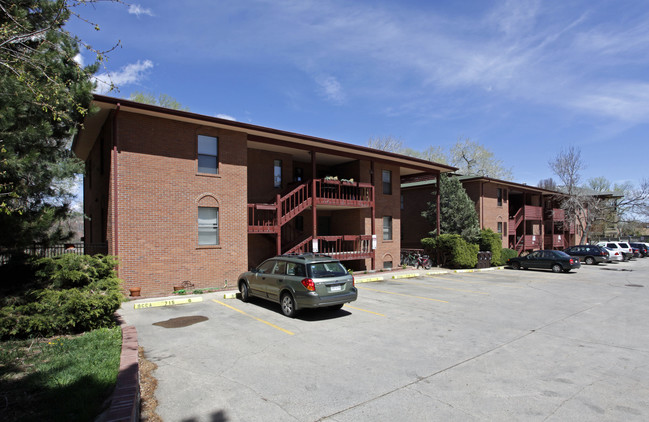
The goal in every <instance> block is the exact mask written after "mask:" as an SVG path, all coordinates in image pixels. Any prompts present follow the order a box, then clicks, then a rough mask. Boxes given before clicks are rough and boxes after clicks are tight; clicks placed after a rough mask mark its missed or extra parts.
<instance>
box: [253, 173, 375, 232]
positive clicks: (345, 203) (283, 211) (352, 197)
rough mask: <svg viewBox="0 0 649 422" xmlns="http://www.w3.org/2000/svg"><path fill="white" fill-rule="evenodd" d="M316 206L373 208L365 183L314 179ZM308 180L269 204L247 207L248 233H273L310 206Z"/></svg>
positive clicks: (367, 185)
mask: <svg viewBox="0 0 649 422" xmlns="http://www.w3.org/2000/svg"><path fill="white" fill-rule="evenodd" d="M315 182H316V192H315V200H316V203H317V204H318V205H333V206H341V207H350V208H366V207H371V206H373V205H374V187H373V186H372V185H371V184H369V183H356V182H342V181H339V180H322V179H316V181H315ZM311 190H312V189H311V181H309V182H306V183H303V184H301V185H299V186H297V187H296V188H295V189H293V190H292V191H291V192H289V193H287V194H286V195H284V196H282V197H278V198H277V200H276V201H275V202H274V203H272V204H248V233H277V232H279V230H280V228H281V226H283V225H284V224H286V223H287V222H289V221H291V220H292V219H293V218H295V217H296V216H297V215H298V214H300V213H301V212H302V211H304V210H305V209H307V208H308V207H310V206H312V205H313V197H314V195H313V192H311Z"/></svg>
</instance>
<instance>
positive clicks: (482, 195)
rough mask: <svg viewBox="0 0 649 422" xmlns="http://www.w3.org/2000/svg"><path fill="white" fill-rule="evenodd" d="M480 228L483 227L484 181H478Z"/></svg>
mask: <svg viewBox="0 0 649 422" xmlns="http://www.w3.org/2000/svg"><path fill="white" fill-rule="evenodd" d="M480 228H481V229H484V182H480Z"/></svg>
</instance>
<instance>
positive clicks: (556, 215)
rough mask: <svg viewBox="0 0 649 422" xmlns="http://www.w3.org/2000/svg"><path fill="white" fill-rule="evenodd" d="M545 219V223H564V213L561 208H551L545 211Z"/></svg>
mask: <svg viewBox="0 0 649 422" xmlns="http://www.w3.org/2000/svg"><path fill="white" fill-rule="evenodd" d="M545 219H546V221H555V222H558V221H565V220H566V212H565V211H564V210H562V209H561V208H553V209H550V210H545Z"/></svg>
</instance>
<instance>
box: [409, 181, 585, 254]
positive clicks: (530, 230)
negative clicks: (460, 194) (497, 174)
mask: <svg viewBox="0 0 649 422" xmlns="http://www.w3.org/2000/svg"><path fill="white" fill-rule="evenodd" d="M455 177H459V178H460V181H461V183H462V186H463V187H464V189H465V190H466V193H467V195H468V196H469V198H471V200H472V201H473V203H474V204H475V208H476V212H477V213H478V222H479V224H480V228H481V229H492V230H493V231H494V232H496V233H500V234H501V236H502V244H503V247H504V248H510V249H514V250H516V251H518V252H519V253H521V252H523V251H532V250H538V249H564V248H567V247H568V246H571V245H574V244H575V240H576V239H578V236H576V234H575V225H574V224H569V222H568V221H566V218H565V213H564V211H563V210H562V209H560V208H559V205H558V201H557V196H560V195H562V194H561V193H560V192H556V191H552V190H547V189H542V188H537V187H534V186H528V185H525V184H520V183H514V182H508V181H505V180H498V179H492V178H489V177H480V176H478V177H468V176H455ZM408 179H409V178H406V179H404V182H403V183H402V184H401V195H402V205H401V219H402V221H403V222H405V221H407V222H408V224H406V225H402V229H401V230H402V237H401V242H402V247H403V248H421V243H420V239H421V238H423V237H426V236H427V235H428V233H429V232H430V231H431V230H432V229H433V227H432V226H431V225H430V224H428V222H427V221H426V219H425V218H424V217H422V216H421V212H422V211H423V210H424V209H426V207H427V204H428V202H430V201H431V200H432V199H433V196H432V195H433V193H434V192H435V191H436V181H435V180H432V179H431V178H430V177H427V178H426V177H424V178H423V179H424V180H421V179H422V178H415V180H413V181H408ZM410 179H412V178H410ZM417 179H419V180H417Z"/></svg>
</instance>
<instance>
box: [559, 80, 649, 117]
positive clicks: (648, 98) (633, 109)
mask: <svg viewBox="0 0 649 422" xmlns="http://www.w3.org/2000/svg"><path fill="white" fill-rule="evenodd" d="M571 105H572V106H573V107H575V108H577V109H581V110H584V111H587V112H590V113H595V114H599V115H602V116H609V117H614V118H616V119H619V120H622V121H630V122H642V121H646V120H647V116H649V84H648V83H643V82H639V83H632V82H623V83H612V84H605V85H602V86H597V87H595V88H593V89H592V91H590V92H585V93H583V94H582V95H580V96H578V97H576V98H575V99H574V100H573V101H571Z"/></svg>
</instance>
